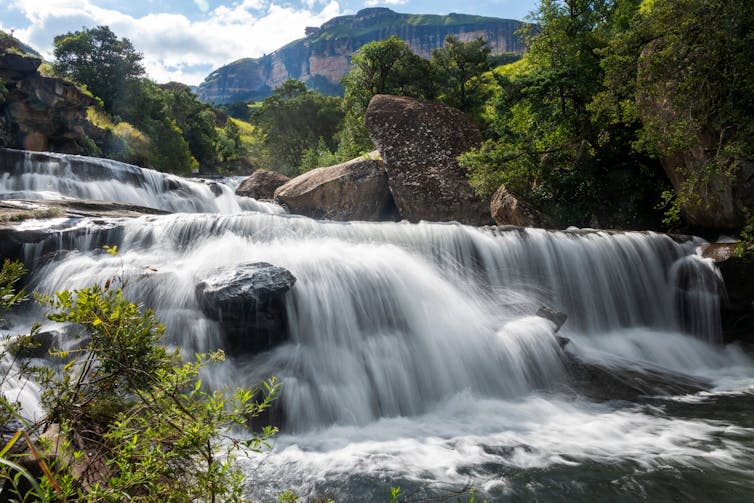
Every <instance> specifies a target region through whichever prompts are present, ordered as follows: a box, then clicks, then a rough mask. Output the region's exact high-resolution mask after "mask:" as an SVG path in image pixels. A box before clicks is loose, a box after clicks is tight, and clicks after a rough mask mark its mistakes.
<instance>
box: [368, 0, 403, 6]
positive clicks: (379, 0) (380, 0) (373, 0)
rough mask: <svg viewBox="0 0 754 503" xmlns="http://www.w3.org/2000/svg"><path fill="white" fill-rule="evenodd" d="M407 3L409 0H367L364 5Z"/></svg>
mask: <svg viewBox="0 0 754 503" xmlns="http://www.w3.org/2000/svg"><path fill="white" fill-rule="evenodd" d="M406 3H408V0H367V1H366V2H365V3H364V5H366V6H367V7H374V6H377V5H403V4H406Z"/></svg>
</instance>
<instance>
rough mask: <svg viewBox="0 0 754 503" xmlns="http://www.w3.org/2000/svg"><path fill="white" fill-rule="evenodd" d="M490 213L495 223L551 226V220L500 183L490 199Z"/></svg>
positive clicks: (521, 225)
mask: <svg viewBox="0 0 754 503" xmlns="http://www.w3.org/2000/svg"><path fill="white" fill-rule="evenodd" d="M490 213H491V214H492V218H493V219H494V220H495V223H496V224H497V225H517V226H520V227H553V226H554V225H553V223H552V220H551V219H550V218H548V217H546V216H545V215H544V214H543V213H541V212H540V211H539V210H537V209H536V208H534V207H533V206H532V205H531V204H529V203H527V202H526V201H525V200H523V199H522V198H521V197H519V196H516V195H513V194H511V192H510V191H508V189H506V188H505V185H501V186H500V188H499V189H497V192H495V194H494V195H493V196H492V200H491V201H490Z"/></svg>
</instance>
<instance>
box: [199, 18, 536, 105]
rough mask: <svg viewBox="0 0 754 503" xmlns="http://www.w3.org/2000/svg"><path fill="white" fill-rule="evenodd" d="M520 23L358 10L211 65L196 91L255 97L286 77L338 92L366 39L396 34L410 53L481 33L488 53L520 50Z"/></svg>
mask: <svg viewBox="0 0 754 503" xmlns="http://www.w3.org/2000/svg"><path fill="white" fill-rule="evenodd" d="M521 24H522V23H521V22H520V21H514V20H510V19H499V18H492V17H482V16H470V15H465V14H449V15H447V16H435V15H413V14H399V13H397V12H393V11H392V10H390V9H386V8H371V9H364V10H361V11H359V12H358V13H357V14H356V15H351V16H340V17H336V18H334V19H331V20H330V21H328V22H326V23H325V24H323V25H322V26H321V27H320V28H307V30H306V38H302V39H300V40H296V41H294V42H291V43H290V44H288V45H286V46H285V47H282V48H280V49H278V50H276V51H275V52H273V53H271V54H268V55H266V56H264V57H261V58H257V59H251V58H246V59H240V60H238V61H234V62H233V63H230V64H229V65H226V66H224V67H222V68H219V69H217V70H215V71H214V72H212V73H211V74H210V75H209V76H208V77H207V78H206V79H205V80H204V82H203V83H202V84H201V85H200V86H199V96H200V97H201V98H202V99H203V100H205V101H209V102H214V103H229V102H233V101H247V100H260V99H263V98H265V97H267V96H269V95H270V94H271V92H272V90H273V89H275V88H276V87H278V86H279V85H280V84H282V83H283V82H285V81H286V80H287V79H290V78H293V79H298V80H302V81H304V82H307V84H308V85H309V87H311V88H313V89H317V90H319V91H321V92H323V93H325V94H339V93H340V92H341V87H340V80H341V79H342V78H343V76H344V75H345V74H346V73H347V72H348V70H349V68H350V65H351V56H352V55H353V53H354V52H356V51H357V50H358V49H359V48H360V47H361V46H363V45H364V44H367V43H369V42H373V41H375V40H384V39H386V38H388V37H389V36H390V35H396V36H398V37H399V38H401V39H403V40H405V41H406V42H407V43H408V45H409V46H410V47H411V49H412V50H413V51H414V52H415V53H417V54H419V55H420V56H423V57H429V56H430V55H431V54H432V51H433V50H434V49H437V48H439V47H442V45H443V42H444V40H445V37H447V36H448V35H454V36H456V37H458V38H460V39H462V40H470V39H474V38H478V37H483V38H484V39H485V40H487V41H488V42H489V44H490V47H491V48H492V52H493V54H499V53H505V52H518V53H522V52H523V51H524V44H523V41H522V40H521V39H520V37H518V35H516V30H518V28H519V27H520V26H521Z"/></svg>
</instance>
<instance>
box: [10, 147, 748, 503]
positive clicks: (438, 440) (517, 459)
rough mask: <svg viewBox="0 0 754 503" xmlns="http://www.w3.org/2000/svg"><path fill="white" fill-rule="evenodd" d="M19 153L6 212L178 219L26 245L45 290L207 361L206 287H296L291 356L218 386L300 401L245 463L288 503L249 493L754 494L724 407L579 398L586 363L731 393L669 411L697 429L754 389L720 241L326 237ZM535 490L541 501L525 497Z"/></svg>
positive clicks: (247, 364) (53, 231) (279, 349)
mask: <svg viewBox="0 0 754 503" xmlns="http://www.w3.org/2000/svg"><path fill="white" fill-rule="evenodd" d="M2 153H3V155H5V156H6V158H5V161H4V164H3V163H2V162H0V173H2V178H0V197H4V198H11V197H19V196H22V197H24V198H32V197H36V198H44V197H58V198H60V197H86V198H95V199H105V200H111V201H112V200H116V201H120V202H127V203H129V204H139V205H145V206H151V207H157V208H163V209H168V210H170V211H174V212H177V213H174V214H170V215H147V216H142V217H139V218H135V219H101V218H100V219H74V221H72V222H68V221H66V222H63V223H60V222H55V223H53V224H48V223H45V222H33V223H28V224H27V223H24V224H22V225H21V226H19V229H21V230H23V229H27V228H28V229H33V230H34V232H36V233H39V232H42V231H44V232H46V233H45V234H44V236H43V238H42V239H34V240H29V241H28V242H26V241H24V244H22V245H21V246H22V248H21V252H22V253H21V256H23V257H25V262H26V263H27V264H29V265H30V266H31V267H32V269H33V270H32V273H31V275H30V278H29V286H30V288H34V289H37V290H39V291H42V292H54V291H56V290H60V289H77V288H84V287H88V286H90V285H92V284H95V283H100V284H101V283H104V282H106V281H108V280H110V279H111V278H122V279H123V281H124V283H125V293H126V296H127V297H128V298H131V299H134V300H136V301H138V302H140V303H142V304H143V305H145V306H150V307H153V308H155V310H156V312H157V315H158V317H159V318H160V319H161V321H162V322H164V323H165V325H166V326H167V331H166V333H165V341H166V343H167V344H169V345H171V346H173V347H175V348H177V349H179V350H181V351H182V352H183V354H185V355H186V356H187V357H191V356H192V355H193V354H194V353H197V352H207V351H212V350H214V349H217V348H226V349H227V348H228V340H227V336H226V335H224V332H223V327H222V326H221V323H220V322H218V321H216V320H215V319H212V318H210V317H208V315H207V314H206V313H205V312H204V311H203V309H202V306H201V302H200V299H199V298H198V297H197V285H198V284H199V283H200V282H202V281H203V280H205V279H207V278H208V277H209V276H211V275H213V274H215V273H216V272H217V271H219V270H229V269H230V270H234V269H237V268H239V266H242V265H244V264H250V263H258V262H266V263H269V264H273V265H275V266H279V267H282V268H285V269H287V270H288V271H290V273H292V275H293V276H295V278H296V282H295V284H294V285H293V287H292V288H291V289H290V290H289V291H288V292H287V293H286V294H285V309H284V310H285V318H286V319H285V325H286V327H287V333H288V338H287V339H285V340H283V341H282V342H280V343H279V344H277V345H275V346H272V347H270V348H269V349H267V350H265V351H263V352H258V353H255V354H248V353H237V352H232V351H227V356H228V358H227V360H226V361H225V362H224V363H223V364H220V365H216V366H213V367H211V369H208V371H207V372H206V373H205V374H204V375H203V381H204V382H205V383H206V384H207V385H208V386H210V387H212V388H216V389H228V388H232V387H235V386H237V385H252V384H254V383H257V382H259V380H260V379H263V378H266V377H268V376H270V375H275V376H276V377H278V378H279V379H280V380H281V381H282V383H283V392H282V395H281V397H280V398H279V400H278V402H277V403H276V409H277V410H276V413H278V414H279V415H280V423H281V424H282V425H283V434H282V436H280V437H279V439H278V444H277V445H276V447H275V449H274V451H273V452H272V453H271V454H270V455H269V457H265V458H264V461H263V462H261V464H254V463H253V462H252V461H250V460H248V459H243V458H242V459H240V460H239V463H241V464H242V466H243V469H244V470H245V471H246V472H247V473H248V474H250V476H251V477H252V478H253V477H259V478H261V480H266V481H268V482H269V484H268V485H252V486H250V487H249V488H248V494H249V496H250V497H252V499H254V500H257V499H262V500H268V499H274V498H275V496H276V495H277V494H279V493H280V492H281V491H282V490H284V489H287V488H288V487H295V488H296V490H297V492H298V493H299V494H300V495H302V496H305V497H311V498H319V497H321V496H322V495H329V496H331V497H334V498H335V499H337V500H338V501H346V502H347V501H354V502H356V501H359V502H361V501H384V500H385V499H386V495H387V494H388V492H387V489H388V488H389V487H390V486H391V485H393V481H397V482H395V484H396V485H400V486H401V487H402V488H404V489H410V488H413V489H415V490H417V491H425V492H419V493H417V494H418V495H419V496H417V498H418V499H421V497H424V496H426V497H428V498H431V497H441V496H443V494H444V493H443V492H442V490H434V489H426V487H431V485H432V484H434V483H441V484H451V486H452V487H455V488H458V487H463V486H464V485H466V484H468V483H470V482H471V483H472V484H473V485H474V487H477V488H478V489H480V490H481V491H482V493H483V494H484V495H485V497H487V498H488V499H491V500H494V501H498V500H504V499H506V498H508V497H509V496H510V495H511V494H514V495H516V494H518V495H521V494H524V495H534V496H536V497H532V498H531V499H543V500H548V499H557V498H558V497H560V495H561V492H560V491H561V490H563V487H569V488H570V489H569V490H570V491H571V492H569V493H567V494H568V495H570V496H574V497H575V498H576V499H578V497H579V495H580V494H581V493H579V492H578V491H579V490H580V489H579V488H578V487H576V489H573V487H572V486H562V484H561V483H560V482H557V481H559V480H571V479H574V480H577V481H578V480H581V479H579V477H582V478H583V475H580V474H581V471H580V470H582V468H579V466H580V465H582V464H587V463H590V464H589V465H588V466H589V467H588V468H587V471H588V472H589V473H595V474H596V475H594V476H595V477H597V478H599V477H602V478H601V480H604V482H605V483H604V484H603V486H604V488H608V489H604V488H603V489H601V490H604V491H605V492H604V494H602V497H601V498H600V497H595V498H594V499H604V500H610V499H615V498H612V496H615V494H616V493H615V492H611V491H614V490H613V489H612V488H613V487H614V483H617V484H618V486H619V487H621V488H625V487H628V490H629V492H630V494H632V495H633V494H634V493H633V491H634V489H635V487H636V484H639V485H640V486H641V487H644V486H643V485H642V484H643V482H636V481H635V480H634V479H630V480H628V481H626V480H623V478H622V477H623V474H624V473H635V472H636V471H637V470H640V469H641V470H646V471H649V472H651V473H654V472H657V473H661V472H662V473H664V472H665V471H666V470H667V469H668V466H672V467H675V468H673V469H677V470H680V472H679V473H683V474H685V473H686V472H684V471H682V470H686V469H688V470H690V472H691V473H696V472H697V471H699V470H701V472H702V473H706V470H709V469H710V467H712V468H711V469H714V470H722V471H724V473H725V477H729V476H730V477H732V478H733V479H735V478H736V477H737V476H738V475H736V474H739V473H744V472H745V471H746V470H750V466H749V465H750V460H751V459H754V454H753V453H754V449H750V448H749V447H747V446H745V445H743V444H742V443H741V442H743V441H741V439H742V438H752V437H754V431H752V430H751V429H749V428H744V427H738V426H731V425H729V424H727V423H726V422H724V421H721V420H720V419H719V416H718V415H719V414H720V413H721V412H720V411H719V410H718V409H717V408H715V415H712V417H713V418H714V419H715V420H714V421H707V420H706V419H697V418H694V417H687V416H688V415H689V413H688V412H686V411H685V409H684V410H682V411H681V412H679V413H678V417H674V416H673V415H672V414H673V413H672V410H673V409H671V408H669V406H665V405H657V402H656V401H655V402H652V403H651V404H650V405H647V406H643V405H641V404H640V403H634V404H628V405H626V404H625V403H624V402H620V401H615V402H613V401H608V402H598V401H593V400H592V399H591V398H586V397H585V396H582V394H581V391H580V388H574V386H576V384H574V383H575V378H574V373H573V372H574V370H573V368H574V367H573V365H574V361H577V362H579V364H581V365H594V366H596V367H597V368H600V369H608V370H609V369H618V372H621V371H630V372H633V374H632V375H639V376H641V375H655V376H656V375H659V376H663V375H682V376H684V377H688V378H689V379H697V380H701V381H700V382H704V383H708V387H709V389H710V391H705V392H703V393H700V394H697V395H688V396H684V395H682V396H675V397H671V398H667V400H669V401H668V402H667V403H671V404H674V403H677V404H678V405H675V407H677V408H680V407H683V406H685V405H684V404H697V403H705V400H707V399H708V398H709V400H714V402H712V403H713V406H714V407H717V406H716V405H715V404H716V403H717V402H716V401H717V400H724V399H725V397H728V396H738V395H735V394H736V393H739V394H746V393H748V391H747V390H748V389H754V370H753V369H754V364H752V360H751V358H750V357H749V356H748V355H746V354H745V353H744V352H743V351H742V350H741V349H740V348H738V347H736V346H723V345H722V344H721V333H720V330H721V328H720V325H721V324H720V312H719V310H720V302H721V298H722V296H723V289H722V283H721V278H720V276H719V273H718V271H717V270H716V267H715V265H714V264H713V263H712V262H711V261H710V260H707V259H702V258H701V257H699V256H698V255H697V253H696V249H697V248H698V246H699V245H700V244H702V243H703V241H702V240H701V239H698V238H688V239H678V240H676V239H673V238H671V237H670V236H667V235H664V234H657V233H652V232H606V231H588V230H583V231H582V230H567V231H546V230H543V229H519V228H495V227H488V228H473V227H468V226H463V225H459V224H452V223H447V224H442V223H429V222H421V223H418V224H410V223H407V222H398V223H393V222H385V223H367V222H330V221H316V220H312V219H309V218H304V217H299V216H294V215H287V214H284V213H282V212H281V210H279V209H278V208H277V207H276V206H274V205H266V204H262V203H257V202H255V201H253V200H245V199H244V198H236V197H235V196H234V195H233V193H232V190H231V188H230V187H229V186H228V185H226V184H225V183H222V182H221V181H218V182H216V183H217V185H218V187H219V188H218V187H215V188H214V192H213V189H212V187H211V186H209V185H207V184H206V183H204V182H201V181H188V180H184V179H181V178H178V177H174V176H171V175H165V174H161V173H156V172H152V171H149V170H143V169H140V168H136V167H133V166H128V165H125V164H121V163H116V162H113V161H106V160H91V159H86V160H84V159H82V158H78V157H75V156H61V155H56V154H44V155H43V156H40V155H38V154H34V155H31V154H28V153H23V152H17V151H7V150H6V151H3V152H2ZM0 160H1V159H0ZM234 182H235V181H233V182H232V183H234ZM45 226H46V227H45ZM40 229H41V230H42V231H40ZM103 245H110V246H113V245H117V246H118V249H119V253H118V254H117V256H115V257H113V256H111V255H109V254H108V253H105V252H104V251H103V250H102V247H103ZM541 306H548V307H550V308H552V309H556V310H559V311H562V312H564V313H566V314H567V315H568V319H567V321H566V323H565V325H564V326H563V327H562V328H561V329H560V331H559V332H558V335H560V336H564V337H566V338H568V339H569V340H570V342H569V343H568V345H567V346H566V349H565V351H564V350H563V349H562V348H561V347H560V344H559V342H562V341H559V340H558V339H556V336H555V330H556V328H555V326H554V324H553V323H551V322H550V321H548V320H546V319H544V318H541V317H538V316H536V313H537V311H538V310H539V308H540V307H541ZM41 316H42V313H40V312H39V311H36V310H34V309H30V310H29V311H28V312H17V313H14V314H13V316H11V319H10V320H9V326H10V327H11V329H12V330H14V331H15V332H16V333H22V332H23V331H24V330H25V329H27V328H28V327H29V326H30V325H31V323H32V322H33V321H36V320H38V319H40V317H41ZM44 329H61V330H63V329H62V328H61V327H60V326H57V325H56V326H52V327H50V326H49V324H48V325H47V326H45V327H44ZM63 331H64V330H63ZM5 363H6V364H8V362H5ZM596 375H597V376H598V377H595V378H594V379H595V380H596V381H599V379H600V377H599V376H604V375H605V374H596ZM593 384H595V385H602V384H604V383H600V382H595V383H593ZM609 385H610V383H609V382H608V383H607V384H606V386H608V391H609V390H610V388H609ZM4 386H5V389H6V390H7V389H8V387H10V388H14V389H22V392H23V395H22V396H21V399H22V401H23V402H24V408H25V409H26V410H33V409H34V393H36V392H37V390H36V388H35V387H34V386H26V385H25V384H23V383H21V382H20V381H17V380H14V379H10V380H6V382H5V384H4ZM718 388H719V394H717V393H718ZM731 390H732V391H731ZM705 393H706V394H705ZM745 396H746V395H745ZM710 397H711V398H710ZM608 398H612V397H608ZM653 400H659V399H657V398H653ZM667 410H670V412H666V411H667ZM747 463H749V465H747ZM747 466H749V468H747ZM594 467H596V468H594ZM621 467H622V468H621ZM679 467H680V468H679ZM532 469H535V470H534V471H531V470H532ZM527 470H529V471H527ZM568 470H571V471H568ZM593 470H595V471H593ZM726 470H727V471H726ZM524 471H525V475H524V476H523V477H520V474H521V473H522V472H524ZM616 471H617V472H616ZM673 473H675V472H673ZM730 473H733V474H734V475H730ZM746 473H749V472H746ZM537 474H540V475H537ZM550 474H553V475H552V476H551V475H550ZM600 474H601V475H600ZM517 477H518V478H517ZM530 478H533V479H534V480H535V481H536V483H535V486H536V487H534V486H530V485H529V484H526V485H525V488H522V483H521V482H520V481H521V480H529V479H530ZM553 481H555V482H553ZM615 481H618V482H615ZM746 483H747V482H746V481H745V480H744V482H742V484H744V485H745V484H746ZM575 484H576V486H578V484H577V483H575ZM532 487H534V489H532ZM600 487H602V486H600ZM647 487H651V484H650V485H647ZM621 490H623V489H621ZM621 494H624V495H625V493H621ZM581 495H582V496H583V494H581ZM445 496H447V494H445ZM523 499H527V498H526V497H524V498H523Z"/></svg>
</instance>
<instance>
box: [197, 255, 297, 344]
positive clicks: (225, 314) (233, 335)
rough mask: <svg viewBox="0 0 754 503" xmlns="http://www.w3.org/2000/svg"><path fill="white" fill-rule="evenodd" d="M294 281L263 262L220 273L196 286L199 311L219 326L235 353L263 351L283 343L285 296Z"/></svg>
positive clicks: (287, 272)
mask: <svg viewBox="0 0 754 503" xmlns="http://www.w3.org/2000/svg"><path fill="white" fill-rule="evenodd" d="M295 282H296V278H295V277H294V276H293V274H291V273H290V271H288V270H287V269H284V268H282V267H277V266H274V265H272V264H268V263H266V262H255V263H251V264H242V265H240V266H237V267H235V268H233V269H228V270H220V271H217V272H216V273H214V274H212V275H211V276H209V277H208V278H206V279H204V280H203V281H201V282H200V283H199V284H197V285H196V297H197V300H198V301H199V305H200V306H201V308H202V311H203V312H204V313H205V314H206V315H207V317H209V318H210V319H213V320H216V321H218V322H219V323H220V326H221V327H222V330H223V334H224V336H225V340H226V344H227V347H228V349H230V350H231V351H233V352H234V353H248V352H257V351H263V350H266V349H269V348H271V347H272V346H274V345H276V344H279V343H280V342H283V341H285V340H286V339H287V338H288V329H287V328H288V327H287V323H286V315H285V294H286V293H287V292H288V290H290V289H291V288H292V287H293V285H294V283H295Z"/></svg>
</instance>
